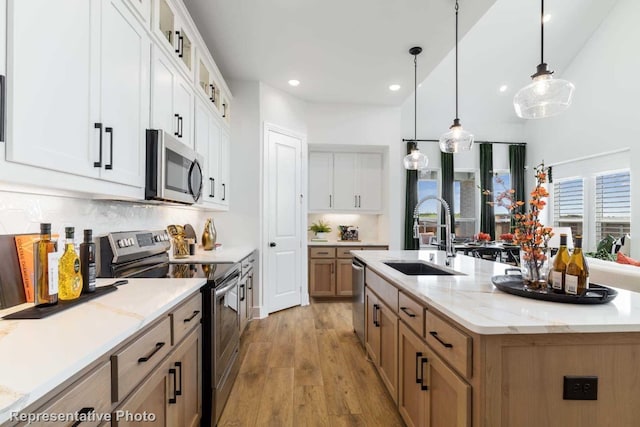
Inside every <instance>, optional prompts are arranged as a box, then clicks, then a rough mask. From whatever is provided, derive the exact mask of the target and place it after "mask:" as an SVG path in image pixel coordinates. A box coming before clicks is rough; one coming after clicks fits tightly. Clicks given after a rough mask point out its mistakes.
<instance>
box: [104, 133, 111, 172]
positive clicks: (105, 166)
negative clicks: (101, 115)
mask: <svg viewBox="0 0 640 427" xmlns="http://www.w3.org/2000/svg"><path fill="white" fill-rule="evenodd" d="M104 131H105V133H108V134H109V139H110V143H109V164H106V165H104V168H105V169H108V170H111V169H113V128H111V127H106V128H104Z"/></svg>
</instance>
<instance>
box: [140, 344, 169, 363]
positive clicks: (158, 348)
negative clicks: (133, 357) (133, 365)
mask: <svg viewBox="0 0 640 427" xmlns="http://www.w3.org/2000/svg"><path fill="white" fill-rule="evenodd" d="M162 347H164V343H163V342H157V343H156V346H155V348H154V349H153V350H152V351H151V353H149V354H147V355H146V356H144V357H141V358H139V359H138V363H144V362H148V361H149V360H150V359H151V358H152V357H153V355H154V354H156V353H157V352H158V350H160V349H161V348H162Z"/></svg>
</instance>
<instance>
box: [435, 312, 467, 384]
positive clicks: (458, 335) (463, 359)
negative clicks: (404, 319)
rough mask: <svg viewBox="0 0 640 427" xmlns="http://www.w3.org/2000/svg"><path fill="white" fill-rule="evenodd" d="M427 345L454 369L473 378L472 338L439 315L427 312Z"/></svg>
mask: <svg viewBox="0 0 640 427" xmlns="http://www.w3.org/2000/svg"><path fill="white" fill-rule="evenodd" d="M424 336H425V338H426V341H427V344H429V345H430V346H431V348H433V349H434V350H435V351H436V353H438V354H439V355H440V356H442V358H443V359H444V360H446V361H448V362H449V363H450V364H451V365H452V366H453V367H454V369H456V370H457V371H458V372H459V373H460V374H462V375H463V376H465V377H467V378H471V374H472V372H471V344H472V342H471V337H470V336H468V335H467V334H465V333H464V332H462V331H460V330H458V329H457V328H456V327H455V326H453V325H451V324H450V323H449V322H448V321H446V320H444V319H443V318H441V317H440V316H439V315H437V314H435V313H433V312H432V311H429V310H427V312H426V316H425V334H424Z"/></svg>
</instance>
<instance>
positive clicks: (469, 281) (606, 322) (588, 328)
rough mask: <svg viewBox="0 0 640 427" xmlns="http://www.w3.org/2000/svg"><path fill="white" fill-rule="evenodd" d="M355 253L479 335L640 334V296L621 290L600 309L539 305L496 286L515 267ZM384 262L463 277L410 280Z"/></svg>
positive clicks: (424, 255) (415, 254) (440, 254)
mask: <svg viewBox="0 0 640 427" xmlns="http://www.w3.org/2000/svg"><path fill="white" fill-rule="evenodd" d="M352 254H353V255H354V256H355V257H356V258H358V259H360V260H361V261H363V262H364V263H365V264H366V265H367V268H370V269H371V270H372V271H374V272H375V273H377V274H379V275H380V276H382V277H383V278H384V279H386V280H388V281H389V282H391V283H392V284H394V285H395V286H396V287H398V288H399V289H400V290H401V291H403V292H405V293H407V294H409V295H410V296H412V297H413V298H415V299H417V300H419V301H421V302H423V303H425V304H427V305H428V306H430V307H432V308H434V309H436V310H438V311H440V312H441V313H443V314H444V315H446V316H447V317H449V318H451V319H452V320H454V321H456V322H457V323H459V324H460V325H461V326H463V327H464V328H466V329H468V330H469V331H472V332H475V333H478V334H482V335H498V334H545V333H598V332H640V293H636V292H631V291H627V290H622V289H618V296H617V297H616V299H615V300H613V301H612V302H610V303H607V304H599V305H576V304H562V303H556V302H546V301H538V300H532V299H528V298H522V297H518V296H514V295H509V294H506V293H504V292H502V291H500V290H498V289H497V288H495V287H494V286H493V284H492V283H491V277H492V276H496V275H503V274H504V272H505V269H507V268H513V266H511V265H508V264H502V263H497V262H491V261H486V260H481V259H478V258H473V257H469V256H465V255H460V254H458V255H457V256H456V257H455V258H452V259H451V265H450V266H445V253H444V251H435V250H422V251H352ZM432 256H433V261H430V258H431V257H432ZM384 261H422V262H426V263H432V264H434V265H437V266H438V267H439V268H441V269H449V270H453V271H456V272H458V273H462V274H459V275H452V276H408V275H405V274H402V273H400V272H399V271H397V270H395V269H393V268H391V267H389V266H387V265H386V264H384V263H383V262H384Z"/></svg>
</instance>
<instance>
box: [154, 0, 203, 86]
mask: <svg viewBox="0 0 640 427" xmlns="http://www.w3.org/2000/svg"><path fill="white" fill-rule="evenodd" d="M155 17H156V18H155V22H154V32H155V33H156V35H157V36H158V37H159V38H160V40H161V44H162V45H163V46H164V48H165V49H166V50H168V51H170V52H171V54H173V55H175V58H178V62H179V63H181V64H182V65H184V67H185V69H186V71H187V73H188V75H189V76H191V77H193V53H194V50H195V49H194V46H193V35H192V31H191V29H190V28H187V26H186V24H185V21H184V20H183V19H181V17H180V16H179V15H178V13H177V12H176V7H175V6H174V4H173V3H172V2H171V0H157V2H156V6H155ZM163 42H164V43H163Z"/></svg>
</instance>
